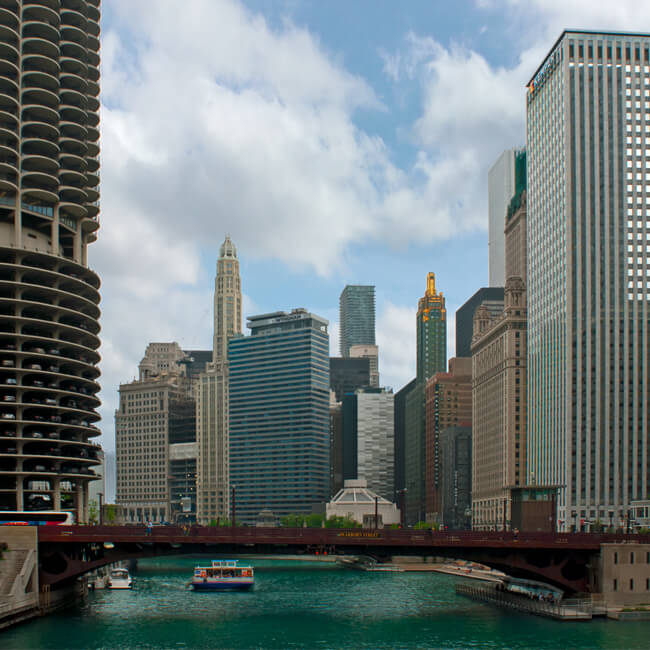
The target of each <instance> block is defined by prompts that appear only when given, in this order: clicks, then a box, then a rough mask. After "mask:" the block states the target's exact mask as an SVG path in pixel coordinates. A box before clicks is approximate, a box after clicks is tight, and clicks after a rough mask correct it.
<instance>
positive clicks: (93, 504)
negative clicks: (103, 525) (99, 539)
mask: <svg viewBox="0 0 650 650" xmlns="http://www.w3.org/2000/svg"><path fill="white" fill-rule="evenodd" d="M88 521H89V522H90V523H91V524H98V523H99V509H98V507H97V501H95V499H93V500H92V501H90V502H89V503H88Z"/></svg>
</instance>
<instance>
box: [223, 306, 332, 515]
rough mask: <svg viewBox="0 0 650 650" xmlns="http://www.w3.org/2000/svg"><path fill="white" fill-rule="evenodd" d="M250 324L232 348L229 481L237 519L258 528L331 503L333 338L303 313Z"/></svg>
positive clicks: (259, 318)
mask: <svg viewBox="0 0 650 650" xmlns="http://www.w3.org/2000/svg"><path fill="white" fill-rule="evenodd" d="M248 327H249V328H250V329H251V336H247V337H239V338H234V339H231V340H230V341H229V343H228V355H229V366H230V399H229V404H230V407H229V412H230V484H231V486H232V487H234V488H235V501H236V518H237V521H242V522H244V523H250V524H254V523H255V521H256V520H257V515H258V514H259V513H260V511H261V510H264V509H268V510H271V511H272V512H273V514H274V515H275V516H276V517H277V516H279V517H282V516H285V515H288V514H294V513H310V512H311V511H312V507H313V506H314V505H316V504H322V503H324V502H325V501H327V500H328V499H329V465H330V459H329V335H328V332H327V321H326V320H324V319H322V318H320V317H318V316H315V315H313V314H310V313H308V312H306V311H305V310H302V309H300V310H294V311H292V312H291V313H290V314H287V313H285V312H277V313H274V314H265V315H263V316H255V317H251V318H250V319H249V323H248Z"/></svg>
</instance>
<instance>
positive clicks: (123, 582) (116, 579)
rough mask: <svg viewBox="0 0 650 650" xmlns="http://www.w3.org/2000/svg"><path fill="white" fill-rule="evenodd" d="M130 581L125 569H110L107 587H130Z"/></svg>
mask: <svg viewBox="0 0 650 650" xmlns="http://www.w3.org/2000/svg"><path fill="white" fill-rule="evenodd" d="M132 582H133V581H132V580H131V576H130V575H129V572H128V570H127V569H112V570H111V572H110V574H109V576H108V588H109V589H131V584H132Z"/></svg>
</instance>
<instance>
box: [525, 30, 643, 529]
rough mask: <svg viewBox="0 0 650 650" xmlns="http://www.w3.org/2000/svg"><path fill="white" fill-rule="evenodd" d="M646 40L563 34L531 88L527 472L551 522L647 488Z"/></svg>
mask: <svg viewBox="0 0 650 650" xmlns="http://www.w3.org/2000/svg"><path fill="white" fill-rule="evenodd" d="M649 49H650V37H649V36H648V35H642V34H638V35H634V34H599V33H594V32H565V33H564V34H563V35H562V37H561V38H560V39H559V40H558V42H557V44H556V45H555V47H554V48H553V50H552V51H551V52H550V53H549V55H548V57H547V58H546V60H545V61H544V63H543V64H542V66H540V68H539V70H538V72H537V73H536V75H535V77H534V78H533V80H531V82H530V84H529V93H528V134H527V136H528V174H529V178H528V187H529V190H528V220H529V227H528V260H529V294H528V300H529V311H528V314H529V337H530V338H529V359H528V366H529V385H528V405H529V407H528V436H529V446H528V468H529V481H530V482H531V483H534V482H537V483H538V484H539V483H544V484H553V485H560V486H564V489H563V490H561V496H560V502H559V505H560V508H559V512H558V519H559V524H560V527H568V525H569V523H570V521H571V520H574V521H575V520H584V521H585V522H586V524H585V525H589V522H592V523H593V522H595V521H596V520H600V521H604V520H608V521H609V520H612V521H613V522H614V523H615V524H616V525H618V523H619V522H620V521H621V520H622V519H624V518H625V517H626V515H627V511H628V507H629V504H630V502H631V500H633V499H639V498H644V497H645V496H646V495H647V493H648V444H647V443H648V422H647V419H648V358H647V349H648V347H647V344H648V298H649V297H650V264H648V263H647V259H648V255H647V254H648V252H650V192H649V191H647V188H648V180H650V63H649ZM574 513H575V515H574Z"/></svg>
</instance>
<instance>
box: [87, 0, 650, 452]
mask: <svg viewBox="0 0 650 650" xmlns="http://www.w3.org/2000/svg"><path fill="white" fill-rule="evenodd" d="M102 10H103V17H102V97H101V99H102V115H101V126H102V140H101V146H102V185H101V198H102V213H101V220H102V228H101V230H100V232H99V241H98V242H97V243H96V244H93V246H92V247H91V251H90V253H89V259H90V265H91V266H92V267H93V268H94V269H95V270H97V271H98V272H99V273H100V275H101V277H102V282H103V291H102V296H103V302H102V310H103V317H102V327H103V331H102V336H103V346H102V350H101V352H102V356H103V361H102V373H103V377H102V385H103V391H102V398H103V402H104V404H103V406H102V415H103V418H104V421H103V423H102V429H103V433H104V435H103V438H102V443H103V444H104V445H105V446H106V447H107V448H108V449H110V448H112V447H113V444H114V422H113V411H114V409H115V406H116V404H117V388H118V385H119V383H121V382H125V381H129V380H131V379H133V378H134V377H135V375H136V372H137V364H138V362H139V360H140V359H141V357H142V355H143V353H144V349H145V347H146V344H147V343H148V342H149V341H173V340H175V341H178V342H179V343H180V344H181V345H182V346H183V347H185V348H203V349H207V348H209V347H210V343H211V336H212V291H213V282H214V272H215V262H216V255H217V251H218V247H219V245H220V243H221V241H222V240H223V237H224V235H225V233H229V234H230V235H231V237H232V239H233V241H234V242H235V244H236V245H237V247H238V252H239V258H240V261H241V271H242V286H243V292H244V294H245V301H244V313H245V315H250V314H254V313H261V312H265V311H275V310H279V309H283V310H289V309H291V308H293V307H299V306H301V307H307V308H309V309H312V310H313V311H315V312H317V313H319V314H320V315H322V316H325V317H326V318H328V319H330V321H331V334H332V337H331V340H332V351H333V353H336V352H337V349H338V348H337V341H338V324H337V319H338V297H339V294H340V292H341V290H342V288H343V286H344V285H345V284H346V283H353V284H356V283H361V284H374V285H376V287H377V338H378V343H379V345H380V372H381V377H382V383H384V384H385V385H389V386H393V387H394V388H395V389H399V388H400V387H401V386H402V385H404V384H405V383H406V382H407V381H409V380H410V379H411V377H412V376H413V375H414V372H415V357H414V355H415V344H414V333H415V311H416V307H417V300H418V298H419V297H420V296H421V295H422V293H423V291H424V288H425V280H426V274H427V273H428V272H429V271H433V272H435V274H436V280H437V286H438V288H439V289H440V290H442V291H443V293H444V294H445V296H446V300H447V308H448V313H449V335H448V353H449V356H452V355H453V353H454V331H453V329H454V319H453V316H454V312H455V310H456V309H457V308H458V307H459V306H460V305H461V304H462V303H463V302H464V301H465V300H466V299H467V298H469V297H470V296H471V295H472V294H473V293H474V292H475V291H476V290H477V289H478V288H479V287H481V286H485V285H486V284H487V278H488V254H487V172H488V169H489V167H490V166H491V164H492V163H493V162H494V160H495V159H496V158H497V157H498V155H499V154H500V153H501V152H502V151H503V150H504V149H507V148H511V147H516V146H520V145H522V144H524V143H525V89H524V85H525V83H526V81H527V80H528V78H529V77H530V75H531V74H532V73H533V72H534V70H535V68H536V66H537V65H538V64H539V63H540V62H541V60H542V58H543V57H544V55H545V54H546V52H547V51H548V49H549V48H550V47H551V46H552V44H553V42H554V41H555V39H556V38H557V37H558V36H559V34H560V32H561V31H562V29H564V28H565V27H573V28H595V29H610V30H613V29H622V30H625V29H637V30H641V31H647V30H649V29H650V9H648V8H646V7H645V6H644V5H643V4H642V3H638V2H636V3H635V2H618V3H616V4H614V3H593V2H587V0H575V1H574V2H570V1H562V2H561V1H560V0H531V1H529V2H524V1H523V0H521V1H519V0H476V1H469V0H461V1H458V2H454V3H449V2H442V1H434V0H430V1H428V2H427V1H424V0H412V1H410V2H401V3H397V2H392V1H389V0H376V1H370V0H356V1H355V2H343V1H330V2H322V1H321V0H285V1H282V0H249V1H248V2H239V1H238V0H187V1H186V2H182V3H179V2H173V1H172V0H151V1H148V2H144V0H138V1H134V0H112V1H111V2H104V3H103V5H102Z"/></svg>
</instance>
